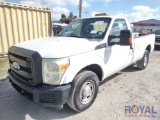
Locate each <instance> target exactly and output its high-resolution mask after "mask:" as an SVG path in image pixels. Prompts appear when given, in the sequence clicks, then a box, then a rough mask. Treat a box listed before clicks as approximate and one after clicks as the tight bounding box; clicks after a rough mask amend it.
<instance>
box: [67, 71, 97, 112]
mask: <svg viewBox="0 0 160 120" xmlns="http://www.w3.org/2000/svg"><path fill="white" fill-rule="evenodd" d="M98 88H99V79H98V77H97V75H96V74H95V73H93V72H91V71H83V72H81V73H79V74H78V75H77V76H76V77H75V79H74V80H73V82H72V87H71V91H70V95H69V98H68V101H67V104H68V105H69V106H70V107H71V108H72V109H74V110H75V111H77V112H82V111H84V110H86V109H88V108H89V107H90V106H91V105H92V104H93V102H94V100H95V99H96V96H97V93H98Z"/></svg>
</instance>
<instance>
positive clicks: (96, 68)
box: [81, 64, 103, 81]
mask: <svg viewBox="0 0 160 120" xmlns="http://www.w3.org/2000/svg"><path fill="white" fill-rule="evenodd" d="M82 70H89V71H92V72H94V73H95V74H96V75H97V76H98V78H99V80H100V81H102V76H103V72H102V69H101V67H100V66H99V65H96V64H92V65H89V66H86V67H85V68H83V69H82ZM82 70H81V71H82Z"/></svg>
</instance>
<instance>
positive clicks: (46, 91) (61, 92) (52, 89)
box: [8, 70, 71, 109]
mask: <svg viewBox="0 0 160 120" xmlns="http://www.w3.org/2000/svg"><path fill="white" fill-rule="evenodd" d="M8 74H9V80H10V82H11V84H12V86H13V87H14V88H15V89H16V90H17V91H18V92H19V93H20V94H22V95H23V96H25V97H26V98H28V99H30V100H32V101H34V102H36V103H38V104H41V105H43V106H46V107H52V108H56V109H61V108H63V105H64V104H65V103H66V102H67V99H68V96H69V92H70V88H71V85H70V84H68V85H61V86H52V85H44V84H43V85H41V86H37V87H35V86H31V85H28V84H26V83H24V82H22V81H21V80H19V79H18V78H17V77H15V76H14V75H13V73H12V72H11V71H10V70H9V71H8Z"/></svg>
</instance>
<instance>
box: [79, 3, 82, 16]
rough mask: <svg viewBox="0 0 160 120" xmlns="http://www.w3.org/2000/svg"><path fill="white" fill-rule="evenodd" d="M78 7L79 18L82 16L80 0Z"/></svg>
mask: <svg viewBox="0 0 160 120" xmlns="http://www.w3.org/2000/svg"><path fill="white" fill-rule="evenodd" d="M78 9H79V18H81V17H82V0H79V5H78Z"/></svg>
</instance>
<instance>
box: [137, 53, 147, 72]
mask: <svg viewBox="0 0 160 120" xmlns="http://www.w3.org/2000/svg"><path fill="white" fill-rule="evenodd" d="M148 61H149V52H148V50H145V53H144V55H143V58H142V59H141V60H139V61H137V67H138V68H139V69H141V70H143V69H145V68H146V67H147V65H148Z"/></svg>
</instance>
